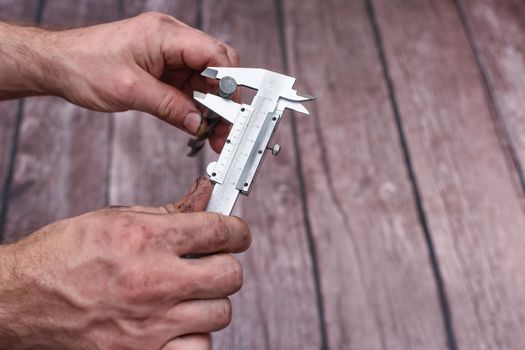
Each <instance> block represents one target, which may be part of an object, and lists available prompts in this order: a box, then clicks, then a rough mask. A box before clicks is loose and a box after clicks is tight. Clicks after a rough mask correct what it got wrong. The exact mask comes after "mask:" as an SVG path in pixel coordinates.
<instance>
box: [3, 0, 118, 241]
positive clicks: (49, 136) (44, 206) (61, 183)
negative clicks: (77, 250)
mask: <svg viewBox="0 0 525 350" xmlns="http://www.w3.org/2000/svg"><path fill="white" fill-rule="evenodd" d="M117 9H118V8H117V2H116V1H115V0H97V1H87V0H86V1H75V2H72V1H67V0H50V1H45V2H44V6H43V7H42V9H41V11H42V14H41V17H42V24H43V25H48V26H52V27H63V26H80V25H85V24H92V23H96V22H107V21H111V20H115V19H116V18H117V13H118V11H117ZM22 113H23V114H22V121H21V127H20V134H19V138H18V145H17V153H16V155H15V160H14V162H15V163H14V171H13V179H12V183H11V186H10V189H9V192H8V194H9V202H8V205H7V214H8V215H7V218H6V225H5V235H4V239H5V240H6V241H12V240H15V239H17V238H20V236H21V235H23V234H26V233H30V232H31V231H32V230H34V229H36V228H38V227H39V226H41V225H44V224H46V223H48V222H50V221H53V220H57V219H60V218H64V217H68V216H72V215H76V214H80V213H82V212H85V211H89V210H93V209H96V208H100V207H103V206H105V205H106V192H107V187H106V184H107V180H106V178H107V176H108V175H107V174H108V166H107V163H108V159H107V157H108V146H109V143H108V130H109V128H108V125H109V124H108V122H109V119H108V116H107V115H103V114H99V113H94V112H91V111H88V110H85V109H82V108H79V107H75V106H73V105H71V104H69V103H67V102H66V101H63V100H60V99H58V98H54V97H39V98H31V99H27V100H26V102H25V104H24V108H23V110H22Z"/></svg>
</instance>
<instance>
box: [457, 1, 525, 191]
mask: <svg viewBox="0 0 525 350" xmlns="http://www.w3.org/2000/svg"><path fill="white" fill-rule="evenodd" d="M459 4H460V6H461V7H460V9H461V10H462V13H463V15H464V16H465V18H464V21H465V22H466V23H465V24H466V26H467V29H468V30H469V34H470V36H471V37H470V40H471V41H472V42H471V44H472V46H473V47H474V49H475V51H476V53H477V57H478V60H479V64H480V66H481V69H482V73H483V75H484V79H485V80H486V83H487V84H488V88H489V90H488V94H489V98H490V99H492V103H493V106H494V113H495V116H494V117H495V121H496V123H497V126H498V128H499V132H500V134H501V137H502V139H503V140H504V141H505V142H506V143H507V146H508V147H509V150H510V152H511V156H513V160H514V162H515V164H516V167H517V168H518V170H519V174H518V175H519V176H520V177H521V178H520V181H521V183H522V186H523V187H524V188H525V123H524V122H523V120H524V115H525V114H524V113H525V112H524V111H525V5H524V3H523V1H520V0H505V1H497V0H475V1H473V0H462V1H459Z"/></svg>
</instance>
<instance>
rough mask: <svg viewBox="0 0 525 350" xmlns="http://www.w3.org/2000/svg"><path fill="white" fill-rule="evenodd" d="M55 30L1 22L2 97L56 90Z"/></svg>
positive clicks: (0, 71) (0, 80)
mask: <svg viewBox="0 0 525 350" xmlns="http://www.w3.org/2000/svg"><path fill="white" fill-rule="evenodd" d="M52 43H53V32H49V31H46V30H42V29H39V28H33V27H22V26H15V25H9V24H6V23H1V22H0V99H2V100H4V99H10V98H18V97H23V96H29V95H44V94H56V93H57V91H55V89H54V88H53V85H54V83H53V80H54V79H56V75H57V72H56V69H55V68H56V67H55V63H54V62H53V56H52V54H51V53H52V52H53V50H52Z"/></svg>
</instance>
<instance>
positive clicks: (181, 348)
mask: <svg viewBox="0 0 525 350" xmlns="http://www.w3.org/2000/svg"><path fill="white" fill-rule="evenodd" d="M162 350H211V335H210V334H209V333H201V334H188V335H183V336H180V337H177V338H175V339H173V340H171V341H170V342H169V343H167V344H166V345H164V347H163V348H162Z"/></svg>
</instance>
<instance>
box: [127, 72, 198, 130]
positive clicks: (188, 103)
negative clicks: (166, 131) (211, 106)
mask: <svg viewBox="0 0 525 350" xmlns="http://www.w3.org/2000/svg"><path fill="white" fill-rule="evenodd" d="M140 81H141V87H140V93H139V94H137V96H135V99H134V101H133V104H132V108H133V109H136V110H139V111H142V112H146V113H150V114H153V115H155V116H157V117H158V118H160V119H162V120H164V121H166V122H168V123H170V124H172V125H174V126H176V127H178V128H179V129H182V130H184V131H186V132H188V133H190V134H192V135H196V136H200V135H202V134H204V132H205V131H206V128H207V123H206V120H205V119H204V118H203V117H202V115H201V113H200V112H199V109H198V108H197V106H195V103H194V102H193V101H192V100H191V99H190V98H189V97H188V96H187V95H186V94H184V93H183V92H182V91H180V90H178V89H176V88H175V87H173V86H171V85H168V84H165V83H163V82H162V81H160V80H158V79H157V78H155V77H154V76H152V75H150V74H148V73H146V72H142V73H141V80H140Z"/></svg>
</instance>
